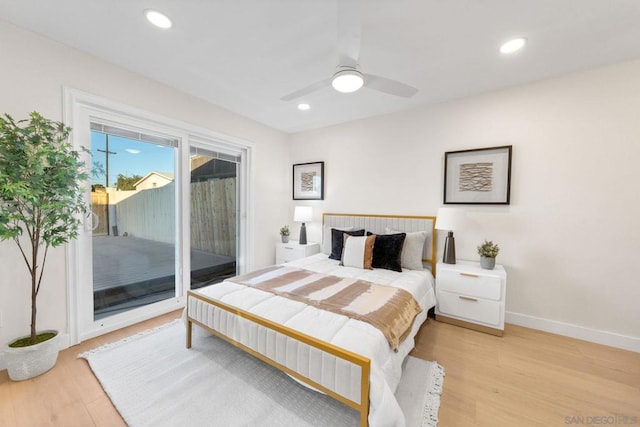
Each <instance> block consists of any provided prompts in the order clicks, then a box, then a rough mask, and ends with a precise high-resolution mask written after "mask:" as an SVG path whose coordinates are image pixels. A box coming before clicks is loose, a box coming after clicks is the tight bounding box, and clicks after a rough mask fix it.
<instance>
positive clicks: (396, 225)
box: [322, 213, 436, 276]
mask: <svg viewBox="0 0 640 427" xmlns="http://www.w3.org/2000/svg"><path fill="white" fill-rule="evenodd" d="M322 225H323V227H322V229H323V234H324V231H325V230H327V229H329V230H330V229H331V227H349V226H353V227H356V228H364V229H365V230H366V231H370V232H372V233H375V234H383V233H384V229H385V227H389V228H392V229H394V230H398V231H402V232H406V233H410V232H414V231H426V232H427V233H428V235H427V240H426V241H425V243H424V251H423V252H422V262H423V263H426V264H428V266H429V269H430V270H431V273H432V274H433V275H434V276H435V272H436V238H435V236H436V229H435V226H436V217H435V216H404V215H369V214H344V213H323V214H322ZM326 238H331V236H330V235H329V236H324V235H323V236H322V240H323V241H324V239H326Z"/></svg>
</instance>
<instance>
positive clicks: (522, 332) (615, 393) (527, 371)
mask: <svg viewBox="0 0 640 427" xmlns="http://www.w3.org/2000/svg"><path fill="white" fill-rule="evenodd" d="M180 314H181V313H180V311H177V312H173V313H169V314H167V315H164V316H161V317H158V318H155V319H152V320H149V321H146V322H143V323H140V324H137V325H133V326H130V327H128V328H125V329H122V330H119V331H116V332H113V333H110V334H107V335H104V336H101V337H98V338H94V339H92V340H89V341H86V342H84V343H82V344H80V345H78V346H75V347H72V348H69V349H67V350H64V351H62V352H61V353H60V357H59V359H58V363H57V364H56V366H55V368H54V369H52V370H51V371H49V372H47V373H46V374H44V375H41V376H40V377H37V378H34V379H32V380H28V381H22V382H12V381H9V379H8V377H7V374H6V371H0V427H9V426H11V427H23V426H24V427H26V426H29V427H31V426H65V427H66V426H121V425H124V423H123V421H122V419H121V418H120V416H119V415H118V413H117V411H116V410H115V408H114V407H113V405H112V404H111V402H110V401H109V398H108V397H107V396H106V395H105V394H104V392H103V391H102V388H101V387H100V385H99V383H98V382H97V380H96V379H95V377H94V376H93V374H92V373H91V370H90V369H89V367H88V365H87V363H86V361H85V360H83V359H77V358H76V356H77V355H78V354H79V353H82V352H84V351H86V350H90V349H92V348H95V347H98V346H100V345H102V344H105V343H108V342H113V341H117V340H119V339H121V338H124V337H127V336H129V335H132V334H135V333H137V332H139V331H142V330H145V329H149V328H153V327H156V326H158V325H161V324H163V323H167V322H169V321H171V320H173V319H174V318H177V317H179V316H180ZM413 355H414V356H417V357H421V358H423V359H427V360H437V361H438V362H439V363H440V364H441V365H443V366H444V367H445V372H446V376H445V382H444V393H443V395H442V403H441V406H440V412H439V417H440V423H439V426H440V427H460V426H491V427H499V426H509V427H512V426H567V425H597V424H600V425H602V424H607V421H608V424H609V425H612V424H613V422H611V421H612V418H604V417H611V416H627V417H629V418H631V417H635V420H636V421H635V424H631V422H630V421H633V419H630V420H627V421H629V422H627V424H623V423H622V422H620V420H623V419H622V418H618V424H613V425H639V426H640V353H633V352H629V351H624V350H618V349H614V348H610V347H605V346H601V345H597V344H591V343H588V342H584V341H579V340H574V339H571V338H565V337H560V336H557V335H552V334H548V333H544V332H539V331H535V330H532V329H527V328H522V327H518V326H513V325H507V327H506V331H505V335H504V337H502V338H499V337H494V336H492V335H487V334H483V333H480V332H475V331H471V330H468V329H463V328H460V327H457V326H452V325H448V324H445V323H440V322H436V321H434V320H433V319H429V320H428V321H427V323H426V324H425V325H424V326H423V328H422V330H421V331H420V333H419V335H418V340H417V345H416V348H415V349H414V351H413ZM596 417H603V418H596ZM589 421H591V423H588V422H589ZM598 421H600V422H599V423H598Z"/></svg>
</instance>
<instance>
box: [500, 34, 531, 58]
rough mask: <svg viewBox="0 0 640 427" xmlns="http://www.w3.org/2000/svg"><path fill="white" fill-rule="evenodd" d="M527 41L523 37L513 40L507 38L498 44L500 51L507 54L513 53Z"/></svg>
mask: <svg viewBox="0 0 640 427" xmlns="http://www.w3.org/2000/svg"><path fill="white" fill-rule="evenodd" d="M526 43H527V39H525V38H522V37H520V38H517V39H513V40H509V41H508V42H506V43H504V44H503V45H502V46H500V53H504V54H509V53H514V52H517V51H519V50H520V49H522V47H523V46H524V45H525V44H526Z"/></svg>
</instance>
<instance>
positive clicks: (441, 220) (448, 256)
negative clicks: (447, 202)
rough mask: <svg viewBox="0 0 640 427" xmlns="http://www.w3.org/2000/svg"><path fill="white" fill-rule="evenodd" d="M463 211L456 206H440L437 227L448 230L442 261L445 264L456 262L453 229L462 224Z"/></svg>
mask: <svg viewBox="0 0 640 427" xmlns="http://www.w3.org/2000/svg"><path fill="white" fill-rule="evenodd" d="M462 216H463V212H462V211H461V210H459V209H455V208H440V209H438V216H437V218H436V229H437V230H444V231H448V234H447V237H446V238H445V240H444V254H443V255H442V262H443V263H445V264H455V263H456V241H455V239H454V238H453V230H454V229H455V228H456V227H457V226H459V225H460V222H461V217H462Z"/></svg>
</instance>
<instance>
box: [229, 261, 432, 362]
mask: <svg viewBox="0 0 640 427" xmlns="http://www.w3.org/2000/svg"><path fill="white" fill-rule="evenodd" d="M228 280H229V281H230V282H233V283H237V284H240V285H246V286H253V287H255V288H257V289H260V290H263V291H266V292H271V293H273V294H275V295H278V296H282V297H285V298H289V299H294V300H296V301H301V302H304V303H306V304H309V305H312V306H314V307H317V308H320V309H322V310H327V311H331V312H333V313H337V314H342V315H345V316H348V317H351V318H353V319H357V320H362V321H364V322H368V323H370V324H371V325H373V326H375V327H376V328H378V329H379V330H380V331H382V333H383V334H384V336H385V337H386V338H387V341H389V345H390V346H391V348H392V349H393V350H394V351H397V349H398V346H399V345H400V344H401V343H402V341H404V339H405V338H406V337H407V336H408V335H409V333H410V332H411V326H412V324H413V320H414V319H415V317H416V316H417V315H418V314H419V313H420V312H421V311H422V309H421V308H420V305H419V304H418V302H417V301H416V300H415V298H413V296H412V295H411V294H410V293H409V292H407V291H405V290H403V289H398V288H395V287H393V286H384V285H378V284H375V283H371V282H367V281H365V280H359V279H353V278H348V277H336V276H329V275H326V274H321V273H314V272H312V271H308V270H302V269H299V268H295V267H286V266H272V267H267V268H265V269H262V270H258V271H254V272H251V273H248V274H243V275H240V276H236V277H233V278H231V279H228Z"/></svg>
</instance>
